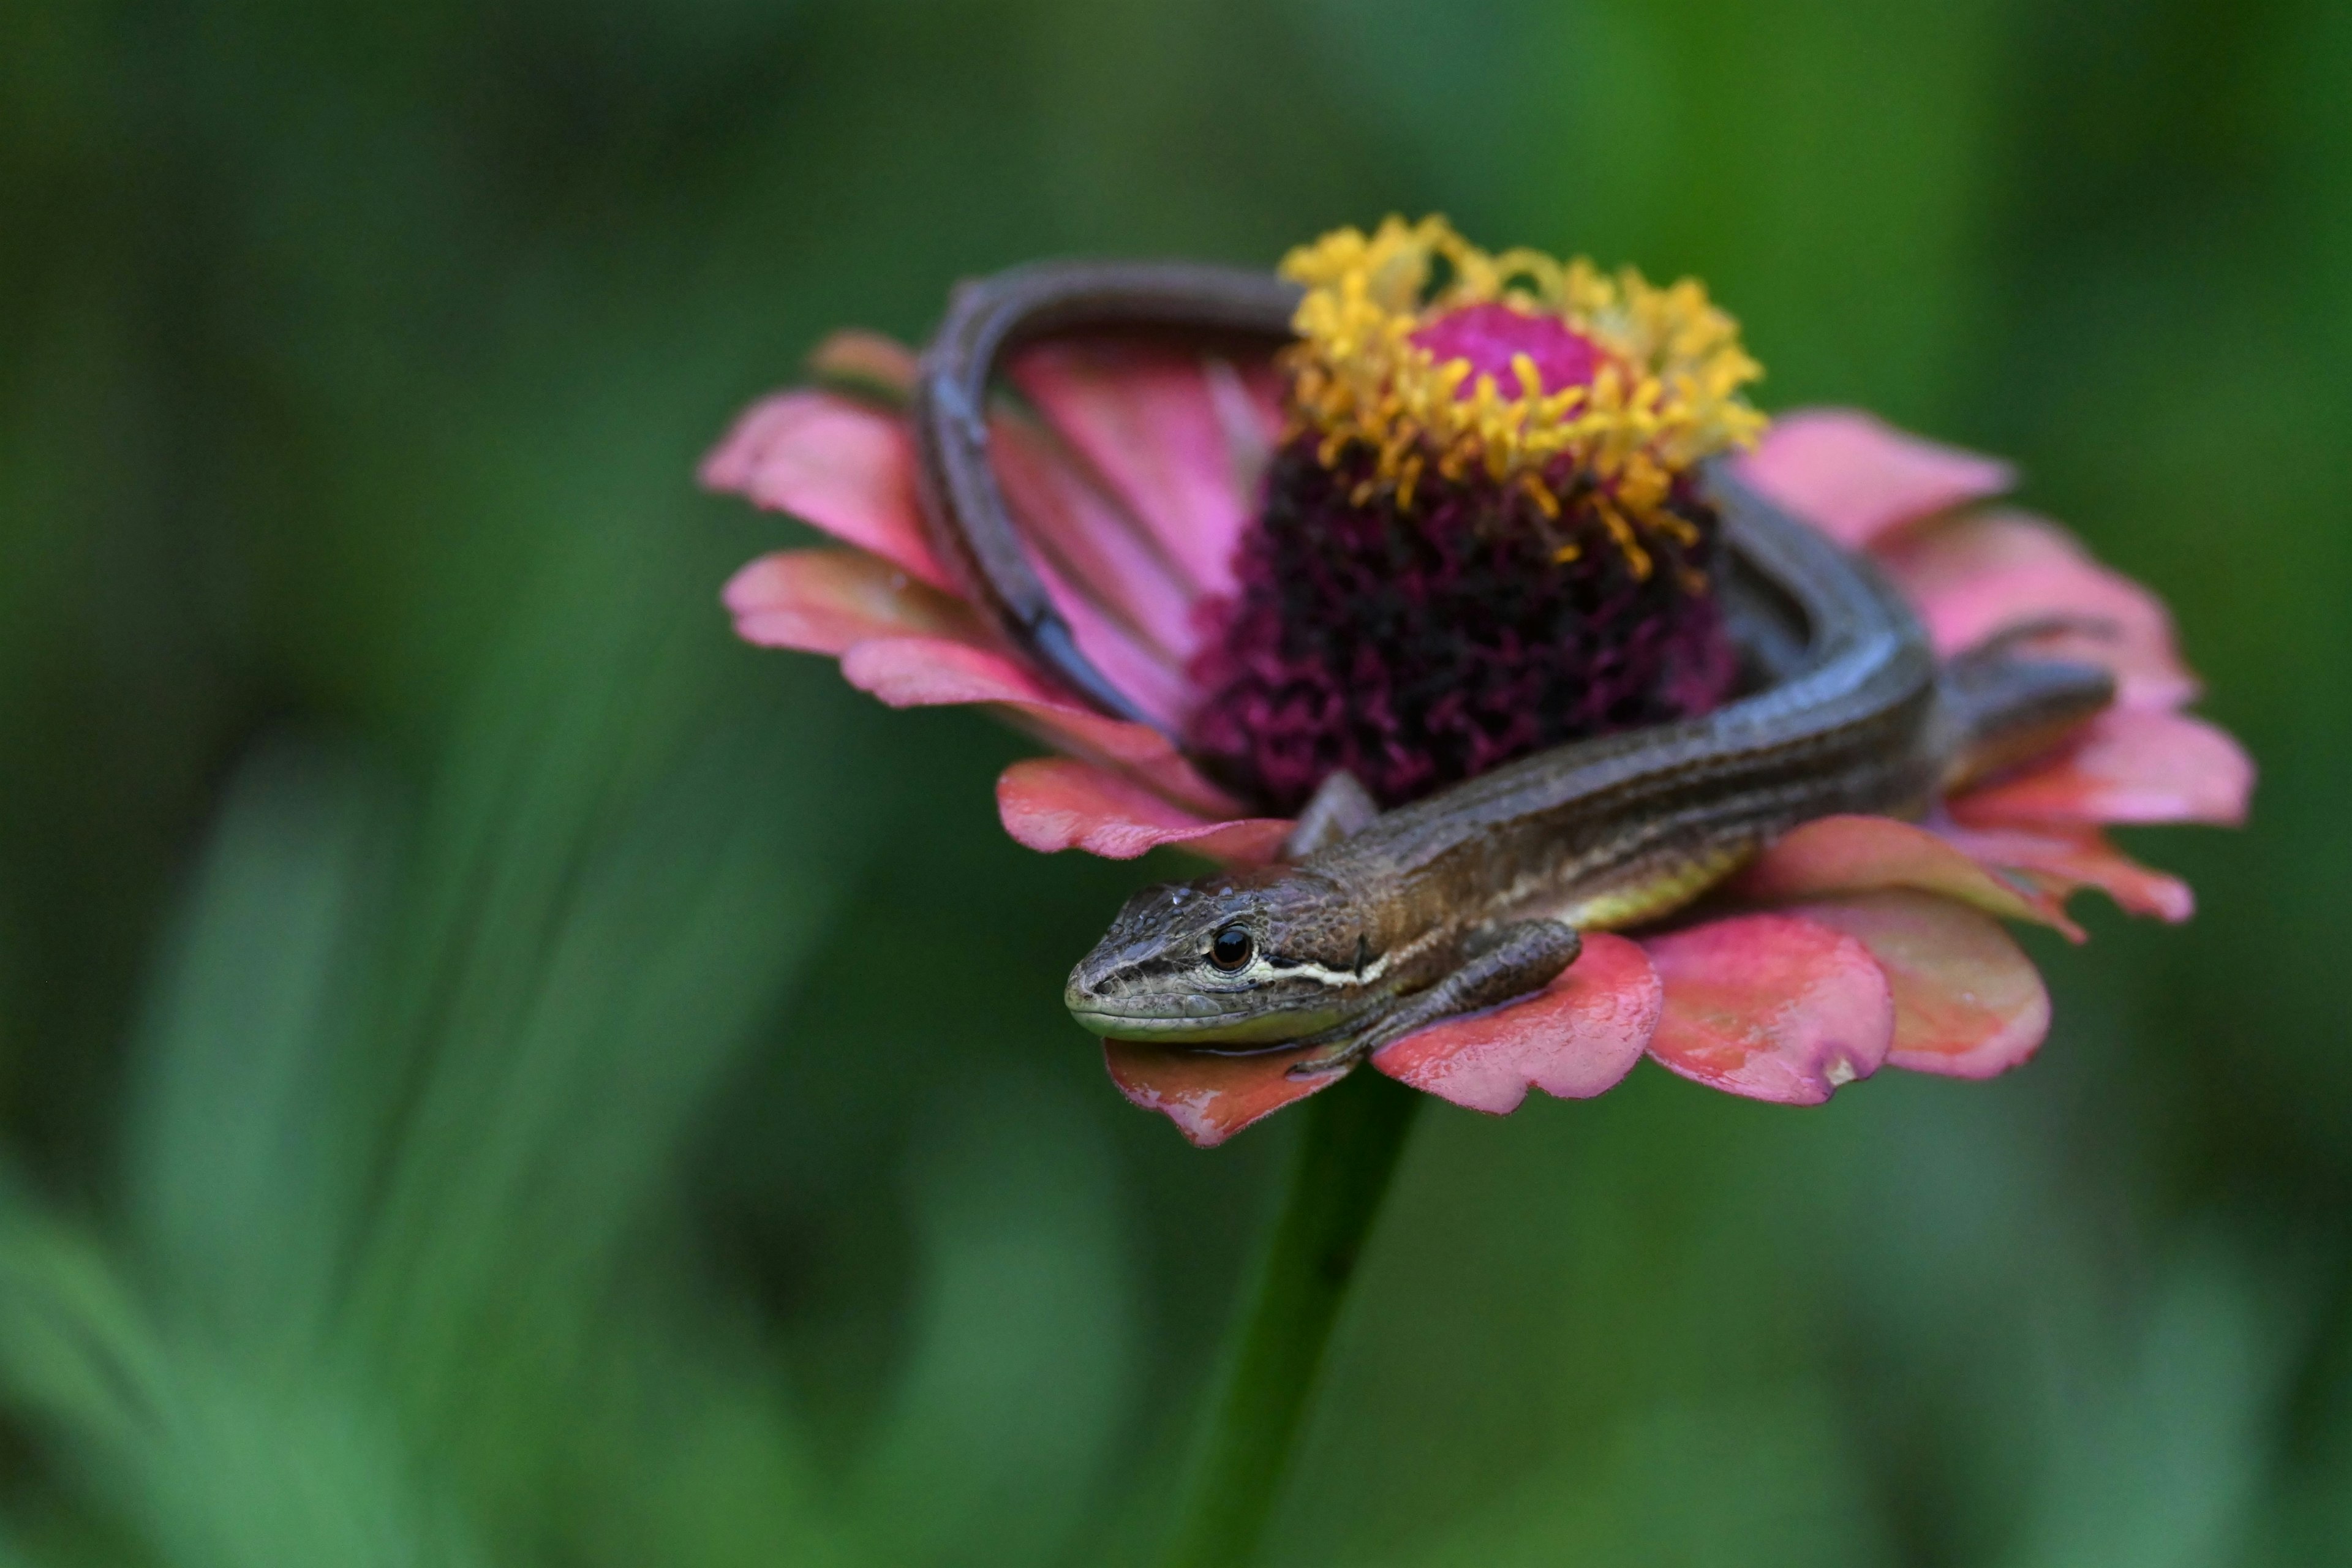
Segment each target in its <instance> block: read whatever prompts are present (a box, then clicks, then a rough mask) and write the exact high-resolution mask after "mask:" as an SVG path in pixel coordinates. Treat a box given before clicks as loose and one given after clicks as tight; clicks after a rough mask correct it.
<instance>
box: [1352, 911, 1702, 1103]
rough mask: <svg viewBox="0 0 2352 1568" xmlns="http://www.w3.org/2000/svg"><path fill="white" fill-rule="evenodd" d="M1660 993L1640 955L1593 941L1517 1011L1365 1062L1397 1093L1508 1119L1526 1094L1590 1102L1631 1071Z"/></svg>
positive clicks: (1454, 1024) (1459, 1024)
mask: <svg viewBox="0 0 2352 1568" xmlns="http://www.w3.org/2000/svg"><path fill="white" fill-rule="evenodd" d="M1663 997H1664V990H1663V988H1662V987H1661V985H1660V984H1659V982H1658V976H1657V974H1656V973H1655V972H1654V970H1652V969H1651V967H1650V961H1649V959H1648V957H1647V956H1645V955H1644V954H1643V952H1642V949H1641V947H1640V946H1639V945H1638V944H1636V943H1634V942H1629V941H1627V940H1626V939H1625V938H1623V937H1622V936H1611V935H1608V934H1606V933H1603V932H1595V933H1594V934H1592V935H1590V936H1588V937H1586V938H1585V939H1584V951H1583V952H1582V953H1580V955H1579V956H1578V958H1577V960H1576V962H1575V963H1571V964H1570V965H1569V966H1568V968H1566V969H1565V970H1563V971H1561V972H1560V973H1559V977H1558V978H1557V979H1555V980H1554V981H1553V982H1552V983H1551V984H1549V985H1548V986H1546V987H1545V988H1544V989H1543V990H1541V991H1539V992H1538V993H1537V994H1535V995H1533V996H1530V997H1528V998H1527V999H1526V1000H1524V1001H1519V1002H1513V1003H1509V1004H1507V1005H1504V1006H1500V1007H1491V1008H1488V1009H1487V1010H1486V1011H1485V1012H1482V1013H1475V1014H1471V1015H1469V1016H1465V1017H1460V1018H1448V1019H1447V1020H1445V1021H1444V1023H1442V1024H1436V1025H1433V1026H1430V1027H1429V1028H1426V1029H1423V1030H1420V1031H1418V1032H1417V1033H1414V1034H1411V1035H1407V1036H1406V1037H1404V1038H1403V1039H1402V1040H1399V1041H1397V1042H1396V1043H1395V1044H1394V1045H1392V1046H1390V1047H1386V1048H1385V1049H1383V1050H1382V1051H1381V1053H1380V1054H1379V1055H1378V1056H1376V1057H1374V1058H1372V1065H1373V1066H1374V1067H1376V1068H1379V1069H1380V1070H1381V1071H1382V1072H1384V1073H1386V1074H1388V1076H1389V1077H1391V1078H1392V1079H1397V1080H1398V1081H1399V1082H1401V1083H1409V1084H1411V1085H1412V1087H1413V1088H1415V1089H1421V1090H1423V1092H1425V1093H1428V1094H1433V1095H1436V1096H1438V1097H1439V1098H1440V1099H1442V1100H1452V1101H1453V1102H1454V1104H1456V1105H1463V1106H1467V1107H1469V1108H1470V1109H1471V1110H1484V1111H1488V1112H1490V1113H1492V1114H1494V1115H1496V1116H1507V1115H1508V1114H1509V1113H1510V1112H1512V1111H1514V1110H1517V1109H1518V1108H1519V1102H1520V1101H1521V1100H1525V1099H1526V1098H1527V1097H1528V1089H1542V1090H1543V1091H1544V1092H1545V1093H1546V1094H1549V1095H1554V1096H1557V1097H1558V1098H1559V1099H1561V1100H1589V1099H1591V1097H1592V1096H1594V1095H1596V1094H1600V1093H1601V1092H1602V1091H1604V1090H1606V1089H1612V1088H1613V1087H1615V1085H1616V1083H1617V1081H1618V1080H1619V1079H1622V1078H1623V1077H1624V1076H1625V1075H1626V1074H1627V1073H1629V1072H1632V1071H1633V1064H1634V1063H1635V1062H1636V1061H1638V1060H1640V1059H1641V1056H1642V1048H1643V1047H1644V1046H1647V1045H1648V1044H1649V1043H1650V1036H1651V1034H1652V1033H1653V1032H1654V1030H1655V1029H1656V1028H1657V1026H1658V1012H1659V1008H1660V1006H1661V1005H1662V1002H1663Z"/></svg>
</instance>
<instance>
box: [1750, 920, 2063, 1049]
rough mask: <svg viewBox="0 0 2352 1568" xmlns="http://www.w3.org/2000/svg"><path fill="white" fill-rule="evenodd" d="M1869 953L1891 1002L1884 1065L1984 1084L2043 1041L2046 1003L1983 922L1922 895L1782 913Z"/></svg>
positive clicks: (2038, 980) (2038, 986)
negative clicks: (1841, 935)
mask: <svg viewBox="0 0 2352 1568" xmlns="http://www.w3.org/2000/svg"><path fill="white" fill-rule="evenodd" d="M1789 912H1790V913H1792V914H1797V915H1801V916H1802V917H1803V918H1805V919H1806V920H1809V921H1812V922H1813V923H1814V924H1816V925H1825V926H1829V927H1831V928H1832V929H1833V930H1836V931H1843V932H1845V933H1846V935H1848V936H1850V937H1853V939H1854V940H1855V941H1856V942H1861V943H1862V945H1863V946H1864V947H1866V948H1868V949H1869V950H1870V956H1871V957H1873V958H1874V959H1876V960H1877V961H1878V967H1879V968H1880V969H1881V970H1883V971H1884V972H1885V975H1886V983H1887V986H1888V988H1889V989H1890V990H1891V991H1892V992H1893V993H1894V995H1895V1044H1894V1046H1893V1047H1892V1048H1891V1049H1890V1050H1888V1052H1887V1053H1886V1065H1887V1066H1889V1067H1898V1068H1908V1069H1910V1070H1911V1071H1913V1072H1932V1073H1942V1074H1944V1075H1946V1076H1948V1077H1951V1078H1991V1077H1992V1076H1993V1075H1995V1074H1996V1073H2003V1072H2007V1071H2008V1070H2009V1069H2010V1068H2013V1067H2015V1066H2017V1065H2018V1064H2019V1063H2021V1062H2022V1061H2024V1060H2025V1059H2026V1058H2028V1057H2031V1056H2032V1054H2033V1053H2034V1051H2035V1050H2036V1049H2037V1048H2039V1047H2040V1046H2041V1044H2042V1037H2043V1036H2045V1035H2047V1034H2048V1033H2049V1032H2050V993H2049V992H2048V991H2047V990H2045V989H2043V987H2042V973H2041V972H2040V971H2039V970H2037V969H2035V968H2034V967H2033V962H2032V960H2031V959H2029V958H2027V957H2026V956H2025V953H2024V952H2023V950H2022V949H2021V948H2020V947H2019V946H2018V945H2017V943H2016V942H2015V941H2013V940H2012V939H2011V936H2010V934H2009V933H2008V932H2007V931H2003V930H2001V929H2000V924H1999V923H1998V922H1997V921H1993V920H1991V919H1990V918H1989V917H1988V916H1985V915H1982V914H1979V913H1978V912H1977V911H1976V910H1972V909H1969V908H1966V907H1965V906H1963V905H1960V904H1956V903H1954V902H1952V900H1949V899H1939V898H1937V897H1935V896H1934V895H1933V894H1929V893H1911V892H1893V893H1864V894H1862V895H1860V896H1858V897H1854V898H1850V899H1832V900H1822V901H1821V902H1818V903H1806V904H1800V905H1798V906H1796V907H1795V908H1794V909H1792V910H1790V911H1789Z"/></svg>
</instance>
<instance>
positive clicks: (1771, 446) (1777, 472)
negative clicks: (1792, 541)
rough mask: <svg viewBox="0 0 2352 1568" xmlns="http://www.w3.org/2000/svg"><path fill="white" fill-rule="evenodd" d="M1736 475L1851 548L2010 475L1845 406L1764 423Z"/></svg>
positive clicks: (1984, 495) (1994, 462) (1997, 488)
mask: <svg viewBox="0 0 2352 1568" xmlns="http://www.w3.org/2000/svg"><path fill="white" fill-rule="evenodd" d="M1738 471H1739V475H1740V477H1741V478H1742V479H1746V480H1747V481H1748V483H1749V484H1751V485H1753V486H1755V487H1756V488H1757V489H1759V490H1761V491H1762V492H1763V493H1764V494H1765V495H1766V496H1768V497H1769V498H1770V499H1771V500H1776V501H1778V502H1780V504H1781V505H1782V506H1784V507H1786V508H1788V509H1789V510H1790V511H1793V512H1795V513H1796V514H1797V515H1798V516H1800V517H1802V518H1805V519H1808V520H1809V521H1811V522H1813V523H1814V524H1815V525H1817V526H1818V527H1820V528H1821V529H1822V531H1824V532H1826V533H1828V534H1829V535H1831V536H1832V538H1834V539H1836V540H1837V541H1838V542H1841V543H1843V544H1847V545H1853V546H1860V545H1864V544H1867V543H1869V542H1871V541H1872V540H1874V539H1875V538H1877V537H1878V535H1880V534H1882V533H1884V532H1885V531H1887V530H1888V529H1891V528H1893V527H1895V525H1897V524H1898V523H1905V522H1909V521H1912V520H1913V519H1915V518H1922V517H1927V516H1929V515H1931V514H1933V513H1936V512H1939V511H1944V510H1948V509H1950V508H1952V507H1956V506H1959V505H1962V504H1963V503H1965V502H1968V501H1974V500H1986V499H1988V498H1989V497H1992V496H1997V495H1999V494H2000V493H2001V492H2002V491H2003V490H2006V489H2009V488H2010V486H2011V484H2012V483H2014V482H2015V480H2016V478H2017V475H2016V472H2015V470H2013V469H2012V468H2011V467H2010V466H2009V465H2008V464H2007V463H2004V462H2002V461H2001V460H2000V459H1999V458H1987V457H1983V456H1980V455H1979V454H1978V453H1975V452H1966V451H1962V450H1961V449H1960V448H1958V447H1946V446H1943V445H1941V444H1939V443H1937V442H1934V441H1927V440H1922V439H1921V438H1920V437H1916V436H1909V435H1906V434H1905V433H1903V432H1902V431H1900V430H1897V429H1895V427H1894V426H1891V425H1888V424H1886V423H1885V421H1884V420H1881V419H1879V418H1877V417H1876V416H1873V415H1869V414H1865V413H1863V412H1862V411H1861V410H1859V409H1853V408H1806V409H1800V410H1798V411H1797V412H1795V413H1793V414H1784V415H1782V416H1780V418H1778V419H1776V420H1774V421H1773V424H1772V428H1771V429H1770V430H1769V431H1768V432H1767V433H1766V434H1765V437H1764V439H1763V441H1762V442H1761V443H1760V444H1759V445H1758V447H1757V448H1756V450H1754V451H1753V452H1750V453H1748V454H1747V455H1746V456H1745V457H1743V458H1740V459H1739V465H1738Z"/></svg>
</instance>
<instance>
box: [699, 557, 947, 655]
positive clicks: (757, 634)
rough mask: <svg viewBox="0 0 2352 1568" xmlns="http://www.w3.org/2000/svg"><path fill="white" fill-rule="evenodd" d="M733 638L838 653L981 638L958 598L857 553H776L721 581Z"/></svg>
mask: <svg viewBox="0 0 2352 1568" xmlns="http://www.w3.org/2000/svg"><path fill="white" fill-rule="evenodd" d="M719 596H720V598H722V599H723V600H724V601H725V602H726V605H727V608H728V609H729V610H730V611H731V612H733V614H734V616H735V634H736V636H738V637H741V638H742V639H743V640H744V641H745V642H751V643H757V644H759V645H760V646H761V647H790V648H799V649H801V650H803V652H807V653H824V654H834V655H839V654H842V653H845V652H846V651H847V650H848V649H850V648H851V647H855V646H856V644H858V643H861V642H864V641H866V639H867V638H869V637H949V638H952V639H953V640H955V641H958V642H979V641H982V640H983V639H984V638H985V637H986V636H987V634H986V632H985V631H984V630H983V629H982V626H981V624H980V618H979V616H976V615H974V614H973V612H972V609H971V605H967V604H965V603H964V602H963V601H962V600H961V599H958V598H955V597H953V596H951V595H947V594H942V593H940V591H939V590H938V589H937V588H933V587H929V586H928V585H926V584H921V583H918V582H916V581H914V580H913V579H912V578H910V577H908V575H907V574H906V573H904V572H902V571H900V570H899V569H898V568H897V567H896V566H893V565H891V564H890V563H888V562H887V561H883V560H881V559H880V558H878V557H877V556H872V555H868V554H866V552H864V551H862V550H782V551H778V552H775V553H774V554H772V555H762V556H761V557H760V558H759V559H758V560H756V561H754V562H752V563H751V564H750V565H748V566H745V567H744V568H743V569H742V570H741V571H740V572H738V573H736V574H735V575H734V576H733V577H731V578H730V579H728V583H727V587H726V590H725V591H724V592H723V593H722V594H721V595H719Z"/></svg>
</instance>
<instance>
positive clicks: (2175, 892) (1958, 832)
mask: <svg viewBox="0 0 2352 1568" xmlns="http://www.w3.org/2000/svg"><path fill="white" fill-rule="evenodd" d="M1937 832H1938V833H1939V834H1940V835H1941V836H1942V837H1946V838H1948V839H1950V840H1951V842H1952V843H1953V845H1954V846H1955V847H1958V848H1959V849H1961V850H1962V851H1964V852H1965V853H1967V854H1968V855H1969V856H1970V857H1972V858H1975V859H1977V860H1979V861H1982V862H1983V863H1984V864H1986V865H1988V866H2000V867H2002V868H2006V869H2007V870H2008V871H2009V872H2010V874H2011V875H2012V876H2021V877H2023V878H2025V879H2029V880H2031V881H2032V882H2034V883H2036V884H2037V885H2039V886H2040V887H2042V889H2045V890H2046V891H2047V893H2048V894H2049V895H2050V896H2051V897H2052V898H2055V899H2063V898H2064V897H2065V896H2066V895H2067V894H2069V893H2072V892H2074V890H2075V889H2078V888H2096V889H2099V890H2100V891H2101V892H2103V893H2105V894H2106V895H2107V897H2109V898H2111V899H2113V900H2115V901H2116V904H2117V905H2119V906H2120V907H2121V908H2123V909H2124V910H2128V911H2129V912H2130V913H2132V914H2136V915H2153V916H2155V917H2156V918H2157V919H2158V920H2161V921H2169V922H2171V923H2172V924H2174V925H2179V923H2180V922H2181V921H2185V920H2187V919H2189V916H2190V915H2192V914H2194V913H2196V912H2197V900H2196V897H2195V895H2194V894H2192V893H2191V892H2190V891H2189V884H2188V883H2186V882H2184V881H2182V880H2181V879H2179V878H2178V877H2168V876H2167V875H2165V874H2164V873H2163V872H2161V871H2158V870H2154V869H2151V868H2148V867H2146V866H2143V865H2141V864H2140V863H2139V862H2138V861H2137V860H2135V859H2133V858H2131V857H2130V856H2128V855H2126V854H2125V853H2124V852H2123V851H2121V850H2120V849H2117V848H2116V847H2115V846H2114V845H2112V844H2110V843H2108V842H2107V838H2106V835H2105V834H2104V833H2101V832H2100V831H2099V830H2098V829H2097V828H2095V827H2058V826H2047V825H2042V826H2034V827H2032V828H2017V827H1988V828H1974V827H1962V826H1958V824H1956V823H1947V824H1945V825H1943V826H1940V827H1938V828H1937Z"/></svg>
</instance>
